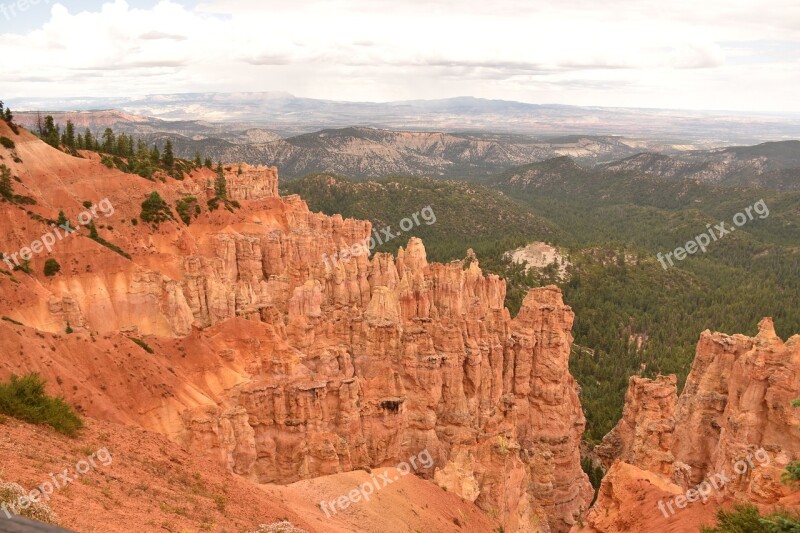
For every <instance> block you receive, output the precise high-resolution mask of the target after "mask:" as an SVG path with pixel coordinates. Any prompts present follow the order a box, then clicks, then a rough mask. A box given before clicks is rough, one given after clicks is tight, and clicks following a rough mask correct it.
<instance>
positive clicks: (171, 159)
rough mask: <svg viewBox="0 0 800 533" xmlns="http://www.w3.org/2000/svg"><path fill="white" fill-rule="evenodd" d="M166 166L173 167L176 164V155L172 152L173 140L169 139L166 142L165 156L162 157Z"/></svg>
mask: <svg viewBox="0 0 800 533" xmlns="http://www.w3.org/2000/svg"><path fill="white" fill-rule="evenodd" d="M162 161H163V162H164V166H165V167H167V168H169V169H171V168H172V167H173V166H174V165H175V155H174V154H173V153H172V141H170V140H169V139H167V142H166V144H164V156H163V158H162Z"/></svg>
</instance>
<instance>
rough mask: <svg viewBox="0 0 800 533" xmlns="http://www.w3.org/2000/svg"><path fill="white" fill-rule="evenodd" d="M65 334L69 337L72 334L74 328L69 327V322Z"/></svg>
mask: <svg viewBox="0 0 800 533" xmlns="http://www.w3.org/2000/svg"><path fill="white" fill-rule="evenodd" d="M64 333H66V334H67V335H69V334H71V333H72V326H70V325H69V322H67V329H65V330H64Z"/></svg>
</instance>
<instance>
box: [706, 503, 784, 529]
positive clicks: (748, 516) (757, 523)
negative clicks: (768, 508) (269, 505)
mask: <svg viewBox="0 0 800 533" xmlns="http://www.w3.org/2000/svg"><path fill="white" fill-rule="evenodd" d="M797 531H800V521H798V516H797V515H795V514H792V513H789V512H787V511H778V512H775V513H772V514H770V515H767V516H761V514H760V513H759V512H758V508H757V507H756V506H754V505H750V504H747V505H735V506H734V507H733V510H725V509H720V510H719V511H717V525H716V526H715V527H704V528H702V532H703V533H784V532H785V533H794V532H797Z"/></svg>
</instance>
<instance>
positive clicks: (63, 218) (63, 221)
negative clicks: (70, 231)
mask: <svg viewBox="0 0 800 533" xmlns="http://www.w3.org/2000/svg"><path fill="white" fill-rule="evenodd" d="M56 224H57V225H58V226H59V227H64V226H68V225H69V219H68V218H67V215H65V214H64V211H59V212H58V220H56Z"/></svg>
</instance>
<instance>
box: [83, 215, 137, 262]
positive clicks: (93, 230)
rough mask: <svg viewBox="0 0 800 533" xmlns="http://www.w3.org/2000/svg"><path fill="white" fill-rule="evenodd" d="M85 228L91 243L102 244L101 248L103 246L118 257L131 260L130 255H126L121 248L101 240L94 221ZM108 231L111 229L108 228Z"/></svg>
mask: <svg viewBox="0 0 800 533" xmlns="http://www.w3.org/2000/svg"><path fill="white" fill-rule="evenodd" d="M87 227H88V228H89V238H90V239H92V240H93V241H95V242H97V243H99V244H102V245H103V246H105V247H106V248H108V249H109V250H111V251H113V252H116V253H118V254H119V255H121V256H122V257H124V258H125V259H130V258H131V255H130V254H129V253H127V252H126V251H124V250H123V249H122V248H120V247H119V246H117V245H116V244H113V243H111V242H108V241H107V240H105V239H104V238H102V237H101V236H100V233H99V232H98V231H97V227H96V226H95V225H94V220H92V221H90V222H89V224H87ZM109 229H111V228H110V227H109Z"/></svg>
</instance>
